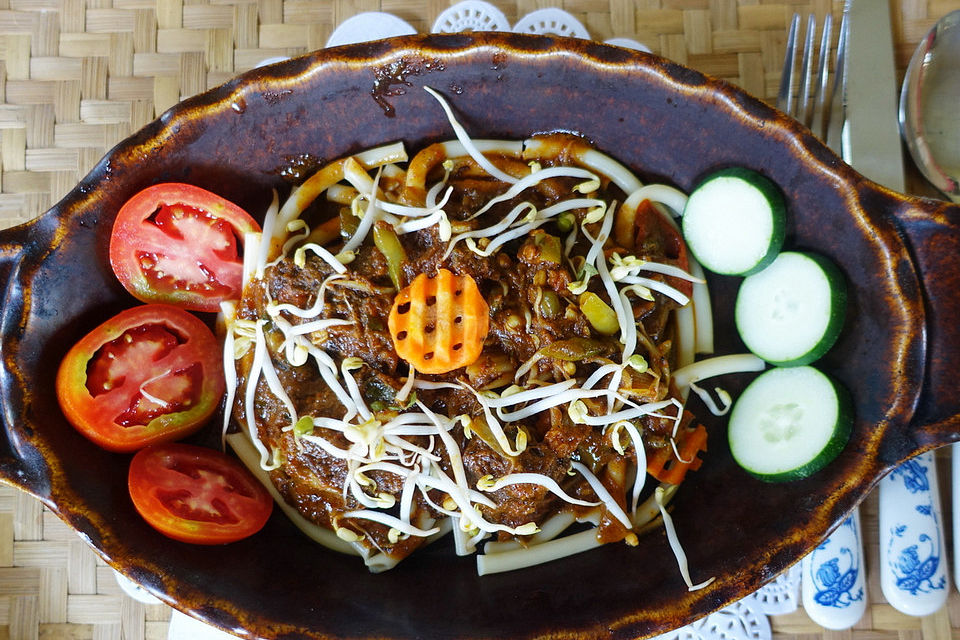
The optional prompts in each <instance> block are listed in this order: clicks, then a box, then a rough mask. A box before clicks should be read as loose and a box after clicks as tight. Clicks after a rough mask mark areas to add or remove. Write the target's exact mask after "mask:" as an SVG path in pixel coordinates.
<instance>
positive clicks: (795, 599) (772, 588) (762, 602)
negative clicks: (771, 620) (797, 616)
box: [747, 562, 803, 616]
mask: <svg viewBox="0 0 960 640" xmlns="http://www.w3.org/2000/svg"><path fill="white" fill-rule="evenodd" d="M802 575H803V571H801V569H800V563H799V562H798V563H797V564H795V565H793V566H792V567H790V569H788V570H787V571H786V572H784V573H782V574H780V576H779V577H777V579H776V580H774V581H773V582H770V583H769V584H766V585H764V586H763V587H761V588H760V589H758V590H757V591H756V592H755V593H753V594H752V595H750V596H747V597H748V598H752V599H753V600H755V601H756V603H757V606H759V607H760V610H761V611H763V612H764V613H765V614H767V615H768V616H776V615H781V614H784V613H791V612H793V611H796V610H797V607H798V606H799V604H800V577H801V576H802Z"/></svg>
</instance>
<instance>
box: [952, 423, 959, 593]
mask: <svg viewBox="0 0 960 640" xmlns="http://www.w3.org/2000/svg"><path fill="white" fill-rule="evenodd" d="M950 460H951V474H950V484H951V486H952V487H953V492H952V493H953V581H954V582H955V583H956V585H957V589H960V562H958V560H960V442H958V443H956V444H953V445H951V448H950Z"/></svg>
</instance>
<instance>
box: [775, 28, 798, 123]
mask: <svg viewBox="0 0 960 640" xmlns="http://www.w3.org/2000/svg"><path fill="white" fill-rule="evenodd" d="M799 27H800V14H799V13H795V14H793V20H791V21H790V29H789V30H788V31H787V52H786V55H785V56H784V59H783V71H782V72H781V73H780V90H779V91H778V92H777V108H778V109H780V110H781V111H783V112H785V113H788V114H790V115H793V67H794V62H795V61H796V59H797V30H798V29H799Z"/></svg>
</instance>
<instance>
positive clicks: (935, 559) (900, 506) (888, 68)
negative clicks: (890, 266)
mask: <svg viewBox="0 0 960 640" xmlns="http://www.w3.org/2000/svg"><path fill="white" fill-rule="evenodd" d="M846 11H847V28H848V31H847V34H846V37H847V42H846V46H847V49H846V68H845V69H844V87H845V91H844V103H845V104H844V109H845V121H844V129H843V136H842V145H841V146H842V147H843V150H844V153H843V156H844V159H845V160H846V161H847V162H848V163H850V165H852V166H853V168H854V169H856V170H857V171H858V172H860V173H861V174H863V175H864V176H865V177H867V178H870V179H871V180H873V181H874V182H877V183H879V184H881V185H883V186H885V187H888V188H890V189H893V190H894V191H900V192H902V191H905V189H906V185H905V179H904V165H903V149H902V147H901V143H900V121H899V113H898V110H899V104H898V99H897V98H898V92H897V76H896V69H895V67H894V59H893V31H892V25H891V20H890V5H889V3H888V2H885V1H882V2H881V1H878V0H847V5H846ZM936 480H937V474H936V459H935V458H934V457H933V455H932V454H930V453H927V454H923V455H921V456H918V457H917V458H914V459H912V460H908V461H907V462H905V463H904V464H903V465H901V466H900V467H898V468H896V469H894V470H893V471H892V472H891V473H890V474H888V475H887V476H886V477H885V478H883V479H881V481H880V484H879V525H880V526H879V529H880V531H879V534H880V556H881V557H880V587H881V591H882V592H883V595H884V597H886V599H887V601H888V602H889V603H890V604H891V605H893V607H894V608H896V609H897V610H899V611H901V612H903V613H906V614H908V615H915V616H922V615H928V614H931V613H933V612H935V611H937V610H938V609H939V608H940V607H942V606H943V604H944V603H945V602H946V599H947V589H946V582H947V581H946V557H945V556H946V548H945V546H946V545H945V536H944V527H943V519H942V517H941V509H940V496H939V493H938V491H937V482H936Z"/></svg>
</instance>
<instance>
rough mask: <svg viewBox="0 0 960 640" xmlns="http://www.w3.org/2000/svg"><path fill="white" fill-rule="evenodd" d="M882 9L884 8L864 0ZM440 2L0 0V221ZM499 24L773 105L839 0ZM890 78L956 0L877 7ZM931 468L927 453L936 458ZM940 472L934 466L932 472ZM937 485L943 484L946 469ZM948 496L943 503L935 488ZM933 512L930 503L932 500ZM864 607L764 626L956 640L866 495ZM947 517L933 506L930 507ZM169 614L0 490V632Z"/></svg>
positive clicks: (42, 512) (610, 8) (648, 1)
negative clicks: (355, 25) (658, 59)
mask: <svg viewBox="0 0 960 640" xmlns="http://www.w3.org/2000/svg"><path fill="white" fill-rule="evenodd" d="M876 1H877V2H882V1H886V0H876ZM450 4H452V2H448V1H447V0H423V1H418V0H333V1H326V0H315V1H312V0H0V227H8V226H12V225H15V224H18V223H20V222H23V221H26V220H29V219H32V218H33V217H35V216H37V215H39V214H40V213H42V212H43V211H45V210H47V209H48V208H49V207H50V206H52V205H53V204H54V203H56V202H57V201H58V200H59V199H60V198H61V197H62V196H63V195H65V194H66V193H67V192H68V191H69V190H70V189H71V188H72V187H73V186H74V185H75V184H76V183H77V182H78V181H79V180H80V179H81V178H82V177H83V176H84V175H85V174H86V173H87V172H88V171H89V170H90V169H91V168H92V166H93V165H94V164H95V163H96V162H97V161H98V160H99V159H100V158H101V157H102V156H103V154H104V153H106V151H107V150H109V149H110V148H111V147H112V146H113V145H114V144H116V143H117V142H119V141H120V140H122V139H123V138H124V137H126V136H128V135H130V134H131V133H133V132H134V131H136V130H137V129H139V128H140V127H141V126H143V125H145V124H146V123H148V122H149V121H151V120H152V119H153V118H155V117H156V116H157V115H159V114H160V113H161V112H163V111H164V110H165V109H167V108H168V107H170V106H172V105H173V104H175V103H176V102H177V101H178V100H180V99H182V98H185V97H187V96H190V95H193V94H195V93H197V92H200V91H203V90H205V89H207V88H210V87H213V86H216V85H218V84H220V83H221V82H223V81H226V80H228V79H229V78H231V77H232V76H233V75H235V74H237V73H240V72H242V71H245V70H247V69H249V68H251V67H252V66H254V65H255V64H257V63H258V62H259V61H261V60H263V59H265V58H269V57H273V56H281V55H282V56H288V55H296V54H300V53H304V52H307V51H310V50H313V49H316V48H320V47H322V46H323V45H324V44H325V42H326V40H327V38H328V37H329V36H330V34H331V33H332V31H333V29H334V28H335V27H336V25H338V24H340V23H341V22H342V21H343V20H345V19H346V18H348V17H350V16H352V15H355V14H357V13H360V12H363V11H385V12H389V13H392V14H394V15H396V16H399V17H400V18H403V19H404V20H406V21H407V22H409V23H410V24H411V25H412V26H413V27H414V28H416V29H417V30H418V31H421V32H427V31H429V30H430V28H431V27H432V25H433V22H434V21H435V20H436V18H437V16H438V15H439V14H440V13H441V12H442V11H443V10H444V9H445V8H447V7H448V6H449V5H450ZM493 4H495V5H496V6H497V7H498V8H499V9H500V10H501V11H503V13H504V14H505V15H506V17H507V19H508V20H509V21H510V22H511V24H513V23H515V22H516V21H517V20H518V19H519V18H520V17H522V16H524V15H526V14H527V13H529V12H531V11H534V10H536V9H540V8H544V7H560V8H562V9H564V10H566V11H568V12H569V13H571V14H572V15H574V17H576V18H577V19H578V20H579V21H580V22H582V23H583V24H584V26H586V28H587V29H588V30H589V31H590V34H591V35H592V36H593V37H594V38H596V39H598V40H604V39H607V38H611V37H629V38H633V39H636V40H639V41H641V42H643V43H644V44H646V45H647V46H649V47H650V48H651V49H652V50H653V51H654V52H655V53H659V54H662V55H665V56H667V57H670V58H672V59H674V60H676V61H678V62H682V63H685V64H688V65H690V66H692V67H694V68H696V69H699V70H701V71H704V72H707V73H710V74H712V75H715V76H719V77H722V78H725V79H728V80H730V81H732V82H734V83H736V84H738V85H740V86H742V87H744V88H745V89H747V90H748V91H750V92H751V93H753V94H754V95H757V96H759V97H761V98H764V99H766V100H768V101H772V100H773V98H774V96H775V95H776V89H777V86H778V83H779V79H780V67H781V64H782V60H783V54H784V41H785V32H786V27H787V24H788V22H789V20H790V17H791V16H792V14H793V13H794V12H799V13H801V14H807V13H809V12H813V13H815V14H816V15H817V16H818V18H820V19H821V20H822V18H823V16H824V15H825V14H826V13H827V12H833V13H834V15H839V13H840V11H841V9H842V2H840V1H839V0H811V1H807V0H781V1H769V0H518V1H505V0H504V1H497V0H494V2H493ZM891 4H892V6H893V7H894V11H893V20H894V38H895V42H896V52H897V65H898V68H899V69H900V73H901V75H902V72H903V69H904V68H905V67H906V64H907V62H908V61H909V58H910V54H911V52H912V50H913V47H914V45H915V43H916V42H917V41H918V40H919V39H920V38H921V37H922V36H923V35H924V34H925V33H926V31H927V30H928V29H929V28H930V27H931V26H932V24H933V22H934V21H935V19H936V18H937V17H939V16H941V15H944V14H945V13H947V12H949V11H952V10H954V9H960V0H892V2H891ZM945 462H946V460H941V463H945ZM945 468H946V465H945V464H941V474H943V473H944V471H943V470H944V469H945ZM941 486H945V487H949V482H947V478H946V477H944V478H942V481H941ZM944 497H945V498H949V495H945V496H944ZM945 506H946V505H945ZM862 515H863V521H864V533H865V537H866V538H867V543H868V544H867V556H868V557H867V562H868V592H869V593H868V596H869V599H870V602H871V605H870V607H869V609H868V612H867V615H866V616H865V617H864V618H863V620H861V621H860V623H859V624H858V625H856V627H855V628H854V629H852V630H849V631H844V632H827V631H824V630H823V629H822V628H820V627H819V626H817V625H815V624H814V623H812V622H811V621H810V619H809V618H808V617H807V616H806V615H805V614H804V613H803V611H802V610H800V611H797V612H796V613H793V614H788V615H783V616H777V617H775V618H773V619H772V625H773V630H774V636H775V638H776V639H777V640H788V639H789V640H815V639H820V638H823V639H824V640H834V639H837V640H839V639H847V638H853V639H856V640H873V639H883V640H887V639H898V640H913V639H915V638H923V640H949V639H950V638H958V639H960V595H958V594H957V592H956V590H954V592H953V594H952V595H951V597H950V601H949V603H948V606H947V607H945V608H944V609H943V610H941V611H940V612H938V613H937V614H934V615H933V616H928V617H926V618H911V617H908V616H904V615H902V614H900V613H897V612H896V611H895V610H893V609H892V608H891V607H890V606H889V605H887V604H886V603H885V601H884V599H883V596H882V593H881V592H880V587H879V577H878V576H877V575H876V571H874V570H873V568H875V567H876V566H877V561H878V557H879V552H878V549H877V544H876V542H875V540H876V537H877V525H876V502H875V500H874V499H873V498H871V499H868V501H867V503H866V504H865V505H864V508H863V512H862ZM944 515H945V519H946V521H947V522H949V513H946V514H944ZM169 618H170V609H168V608H167V607H165V606H162V605H150V606H147V605H143V604H141V603H139V602H137V601H135V600H133V599H131V598H129V597H127V596H125V595H124V594H123V593H122V591H120V589H119V587H118V586H117V583H116V581H115V580H114V577H113V573H112V571H111V570H110V568H109V567H107V566H105V565H104V564H103V563H102V561H100V560H99V559H98V558H97V556H96V555H95V554H94V553H93V552H92V551H91V550H90V549H89V548H88V547H87V546H86V544H85V543H84V542H83V541H81V540H80V539H79V538H78V537H77V536H76V535H75V534H74V533H73V532H72V530H70V529H69V528H68V527H66V526H65V525H64V524H63V523H61V522H60V520H59V519H58V518H57V517H56V516H54V515H53V514H52V513H50V512H49V511H47V510H46V509H45V508H43V507H42V506H41V505H40V504H39V503H38V502H37V501H36V500H34V499H33V498H31V497H29V496H26V495H24V494H21V493H20V492H18V491H16V490H14V489H11V488H8V487H2V486H0V640H5V639H8V638H12V639H14V640H21V639H33V638H43V639H45V640H53V639H70V640H77V639H81V638H95V639H104V640H106V639H115V638H127V639H131V640H132V639H141V638H145V639H156V640H160V639H163V638H166V636H167V625H168V621H169Z"/></svg>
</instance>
